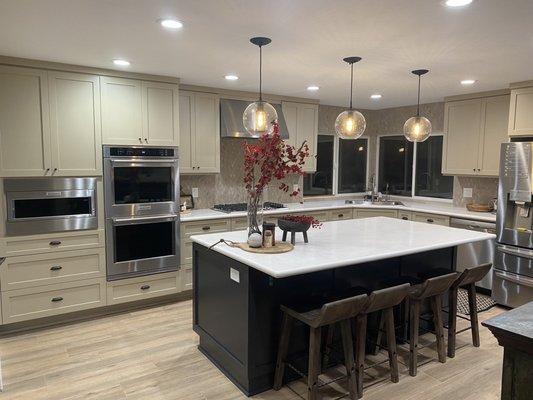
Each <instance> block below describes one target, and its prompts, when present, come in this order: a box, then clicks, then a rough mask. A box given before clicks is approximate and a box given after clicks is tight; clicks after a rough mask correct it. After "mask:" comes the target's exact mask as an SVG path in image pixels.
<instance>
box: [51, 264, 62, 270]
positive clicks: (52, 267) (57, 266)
mask: <svg viewBox="0 0 533 400" xmlns="http://www.w3.org/2000/svg"><path fill="white" fill-rule="evenodd" d="M60 269H63V267H62V266H61V265H53V266H51V267H50V271H59V270H60Z"/></svg>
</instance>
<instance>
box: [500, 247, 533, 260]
mask: <svg viewBox="0 0 533 400" xmlns="http://www.w3.org/2000/svg"><path fill="white" fill-rule="evenodd" d="M496 248H497V249H498V250H499V251H501V252H502V253H505V254H509V255H511V256H515V257H520V258H527V259H528V260H533V251H531V250H515V249H513V248H511V247H508V246H496Z"/></svg>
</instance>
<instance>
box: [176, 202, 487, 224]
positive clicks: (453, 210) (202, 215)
mask: <svg viewBox="0 0 533 400" xmlns="http://www.w3.org/2000/svg"><path fill="white" fill-rule="evenodd" d="M400 201H401V202H402V203H404V204H405V205H403V206H386V205H372V204H368V203H367V204H345V199H331V200H314V201H312V200H311V201H305V202H304V203H288V204H287V208H281V209H277V210H268V211H264V214H265V215H275V214H287V213H290V212H306V211H309V212H310V211H322V210H331V209H338V208H356V209H386V210H401V211H416V212H424V213H433V214H439V215H446V216H449V217H456V218H466V219H474V220H477V221H485V222H495V221H496V215H495V214H492V213H485V212H472V211H468V210H467V209H466V208H465V207H456V206H453V205H452V204H451V203H446V202H439V201H419V200H411V199H406V200H404V199H401V200H400ZM245 216H246V212H244V211H243V212H232V213H224V212H221V211H215V210H211V209H197V210H192V211H191V212H190V213H189V214H183V215H181V221H182V222H192V221H202V220H209V219H219V218H238V217H245Z"/></svg>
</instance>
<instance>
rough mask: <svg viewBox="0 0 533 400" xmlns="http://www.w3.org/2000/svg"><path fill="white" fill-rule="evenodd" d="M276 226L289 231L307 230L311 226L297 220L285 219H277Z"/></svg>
mask: <svg viewBox="0 0 533 400" xmlns="http://www.w3.org/2000/svg"><path fill="white" fill-rule="evenodd" d="M278 227H279V229H281V230H282V231H289V232H307V231H308V230H309V228H311V224H310V223H307V224H306V223H302V222H297V221H289V220H286V219H282V218H280V219H278Z"/></svg>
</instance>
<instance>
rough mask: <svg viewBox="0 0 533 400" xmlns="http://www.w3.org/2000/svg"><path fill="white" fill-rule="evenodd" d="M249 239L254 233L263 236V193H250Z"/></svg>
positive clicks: (248, 213) (248, 214)
mask: <svg viewBox="0 0 533 400" xmlns="http://www.w3.org/2000/svg"><path fill="white" fill-rule="evenodd" d="M247 217H248V237H250V235H252V234H253V233H258V234H259V235H261V228H262V226H263V193H248V207H247Z"/></svg>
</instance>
